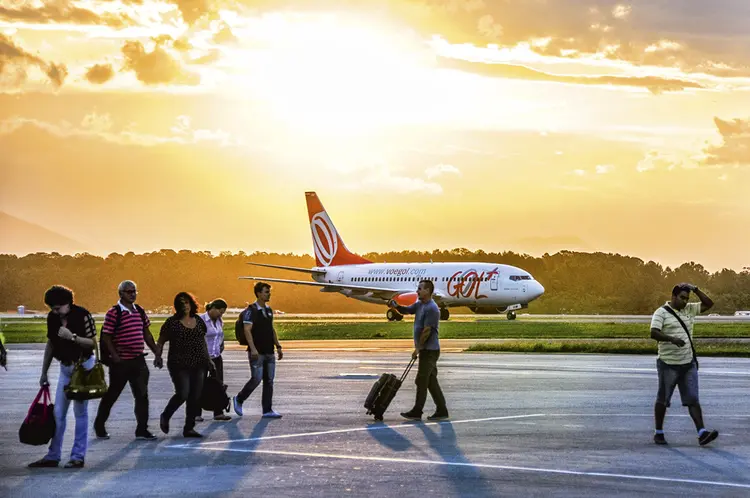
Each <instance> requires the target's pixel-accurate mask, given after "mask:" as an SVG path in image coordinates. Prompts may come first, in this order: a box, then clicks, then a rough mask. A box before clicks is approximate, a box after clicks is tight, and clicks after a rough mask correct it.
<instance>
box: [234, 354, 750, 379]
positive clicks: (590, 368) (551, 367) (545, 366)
mask: <svg viewBox="0 0 750 498" xmlns="http://www.w3.org/2000/svg"><path fill="white" fill-rule="evenodd" d="M282 361H283V362H284V363H301V364H307V363H312V364H316V363H325V364H349V365H358V364H359V365H398V366H403V365H405V363H408V361H399V360H392V359H386V360H359V359H344V358H328V359H314V358H288V359H284V360H282ZM224 363H247V360H246V359H244V358H243V359H239V360H233V359H225V360H224ZM439 366H441V367H443V368H468V367H495V368H510V369H515V370H525V371H530V370H542V371H545V370H546V371H551V372H594V373H601V372H612V373H648V374H653V375H654V376H655V375H656V367H653V368H652V367H649V368H637V367H605V366H600V365H598V364H581V365H575V364H574V365H571V364H562V361H561V362H560V363H553V362H550V363H495V362H487V361H470V360H467V361H460V362H457V361H456V360H455V359H450V360H448V359H446V361H445V362H442V363H440V364H439ZM700 374H701V375H711V376H735V375H736V376H740V377H750V370H722V369H717V368H702V369H701V371H700Z"/></svg>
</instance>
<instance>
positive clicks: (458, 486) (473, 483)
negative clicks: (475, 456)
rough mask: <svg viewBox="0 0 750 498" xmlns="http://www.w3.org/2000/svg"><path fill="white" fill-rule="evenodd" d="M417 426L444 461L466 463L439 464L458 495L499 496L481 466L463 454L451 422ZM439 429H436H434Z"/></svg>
mask: <svg viewBox="0 0 750 498" xmlns="http://www.w3.org/2000/svg"><path fill="white" fill-rule="evenodd" d="M414 425H415V426H416V427H419V429H420V430H421V431H422V432H423V433H424V436H425V439H427V442H428V443H430V446H431V447H432V449H434V450H435V451H436V452H437V453H438V455H440V457H441V458H442V459H443V461H444V462H450V463H457V464H465V465H458V466H454V465H437V466H436V467H439V468H440V470H441V471H442V472H443V474H445V476H446V477H447V478H448V480H450V481H451V483H452V484H453V487H454V489H455V490H456V493H457V495H458V496H462V497H472V498H473V497H478V496H488V497H489V496H492V497H495V496H497V490H494V489H492V487H491V486H489V485H488V483H487V481H485V479H484V477H483V476H482V473H481V471H480V470H479V468H477V467H474V466H472V465H471V464H472V462H471V461H469V459H468V458H466V456H465V455H464V454H463V452H462V451H461V448H459V446H458V440H457V438H456V432H455V431H454V430H453V424H451V423H450V422H438V423H437V425H436V426H433V425H428V424H421V423H417V424H414ZM433 427H434V429H437V430H434V429H433Z"/></svg>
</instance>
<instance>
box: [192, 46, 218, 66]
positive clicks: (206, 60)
mask: <svg viewBox="0 0 750 498" xmlns="http://www.w3.org/2000/svg"><path fill="white" fill-rule="evenodd" d="M220 59H221V50H218V49H213V50H211V51H209V52H208V53H206V54H205V55H201V56H200V57H196V58H194V59H190V60H188V61H187V63H188V64H213V63H214V62H217V61H219V60H220Z"/></svg>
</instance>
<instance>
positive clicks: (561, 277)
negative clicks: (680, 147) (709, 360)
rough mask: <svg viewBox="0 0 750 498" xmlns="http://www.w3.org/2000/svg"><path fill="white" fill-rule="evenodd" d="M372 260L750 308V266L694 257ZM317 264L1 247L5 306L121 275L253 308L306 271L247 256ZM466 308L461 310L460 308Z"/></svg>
mask: <svg viewBox="0 0 750 498" xmlns="http://www.w3.org/2000/svg"><path fill="white" fill-rule="evenodd" d="M364 256H365V257H366V258H368V259H369V260H371V261H376V262H389V263H403V262H424V261H434V262H458V261H465V262H468V261H476V262H488V263H502V264H508V265H513V266H517V267H520V268H523V269H524V270H527V271H529V272H530V273H531V274H532V275H534V278H536V279H537V280H539V281H540V282H541V283H542V285H544V287H545V289H546V292H545V294H544V295H543V296H542V297H541V298H539V299H537V300H536V301H533V302H532V303H531V304H530V308H529V311H530V312H532V313H578V314H593V313H598V314H650V313H652V312H653V311H654V309H655V308H656V307H657V306H659V305H661V304H663V303H664V302H665V301H666V300H668V298H669V293H670V290H671V288H672V286H674V285H675V284H677V283H680V282H690V283H693V284H695V285H697V286H699V287H701V288H702V289H704V290H705V292H707V293H708V294H709V296H711V298H712V299H713V300H714V301H715V303H716V305H715V307H714V309H713V310H712V311H713V312H716V313H734V312H735V311H736V310H750V272H747V271H743V272H739V273H738V272H735V271H733V270H730V269H724V270H721V271H718V272H714V273H710V272H708V271H707V270H706V269H705V268H704V267H703V266H701V265H700V264H697V263H694V262H687V263H684V264H682V265H680V266H679V267H677V268H669V267H666V268H665V267H662V266H661V265H660V264H658V263H655V262H653V261H648V262H644V261H643V260H641V259H638V258H634V257H628V256H622V255H619V254H605V253H583V252H572V251H561V252H558V253H556V254H552V255H550V254H544V255H543V256H541V257H532V256H529V255H525V254H517V253H514V252H497V253H493V252H484V251H469V250H468V249H463V248H458V249H452V250H435V251H431V252H430V251H401V252H388V253H369V254H365V255H364ZM250 261H252V262H256V263H267V264H275V265H286V266H297V267H302V268H310V267H312V266H314V265H315V261H314V259H313V258H312V257H311V256H309V255H297V254H277V253H266V252H255V253H252V254H245V253H244V252H238V253H231V252H221V253H219V254H218V255H215V254H212V253H210V252H208V251H188V250H181V251H173V250H169V249H164V250H161V251H156V252H150V253H145V254H135V253H133V252H128V253H126V254H118V253H113V254H110V255H109V256H106V257H100V256H95V255H91V254H76V255H73V256H70V255H61V254H58V253H54V252H53V253H35V254H29V255H27V256H23V257H18V256H14V255H0V310H14V309H16V307H17V306H18V305H24V306H26V308H28V309H34V310H45V311H46V306H45V305H44V302H43V294H44V291H45V290H46V289H47V288H48V287H50V286H51V285H54V284H62V285H66V286H68V287H70V288H72V289H73V290H74V292H75V296H76V297H75V300H76V302H77V303H79V304H81V305H82V306H84V307H86V308H88V309H89V310H91V311H92V312H102V311H105V310H106V309H107V308H109V307H110V306H112V305H113V304H114V303H115V302H117V299H118V296H117V284H118V283H119V282H121V281H122V280H133V281H135V282H136V283H137V284H138V291H139V295H138V302H139V303H140V304H141V305H142V306H143V307H144V308H146V309H148V310H154V311H160V312H170V310H171V304H172V299H173V297H174V295H175V294H177V293H178V292H180V291H184V290H187V291H189V292H192V293H193V294H194V295H195V296H196V297H197V298H198V300H199V301H200V302H208V301H210V300H212V299H214V298H216V297H222V298H224V299H225V300H226V301H227V302H228V303H229V306H230V307H244V306H245V305H246V304H247V303H249V302H253V301H254V300H255V298H254V295H253V292H252V286H253V284H254V283H255V282H253V281H251V280H239V279H238V277H240V276H245V275H254V276H258V275H262V276H267V277H281V278H293V279H301V280H307V279H309V277H308V276H307V275H304V274H300V273H290V272H289V271H285V270H274V269H269V268H260V267H255V266H251V265H248V264H247V263H248V262H250ZM271 304H272V305H273V307H274V308H275V309H278V310H282V311H285V312H288V313H356V312H370V313H371V312H381V311H383V310H384V308H383V307H382V306H377V305H372V304H367V303H362V302H359V301H355V300H353V299H347V298H345V297H343V296H341V295H337V294H330V293H321V292H320V289H319V288H316V287H308V286H292V285H286V284H273V289H272V301H271ZM460 311H461V310H456V312H460Z"/></svg>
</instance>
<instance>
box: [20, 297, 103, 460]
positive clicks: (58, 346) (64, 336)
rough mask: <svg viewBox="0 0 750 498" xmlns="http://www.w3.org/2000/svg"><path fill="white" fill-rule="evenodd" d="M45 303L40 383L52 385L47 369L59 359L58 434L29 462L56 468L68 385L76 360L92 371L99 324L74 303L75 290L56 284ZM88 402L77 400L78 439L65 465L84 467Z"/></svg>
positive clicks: (87, 428)
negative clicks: (33, 460)
mask: <svg viewBox="0 0 750 498" xmlns="http://www.w3.org/2000/svg"><path fill="white" fill-rule="evenodd" d="M44 302H45V304H47V306H49V307H50V312H49V314H48V315H47V346H46V347H45V348H44V362H43V364H42V375H41V376H40V377H39V385H40V386H42V387H44V386H48V385H49V381H48V379H47V371H48V370H49V367H50V365H51V364H52V359H53V358H54V359H56V360H57V361H59V362H60V375H59V377H58V379H57V393H56V395H55V424H56V426H55V435H54V436H53V438H52V440H51V441H50V444H49V451H48V452H47V456H45V457H44V458H42V459H41V460H37V461H36V462H33V463H30V464H29V467H31V468H35V467H57V466H58V464H59V463H60V457H61V456H62V443H63V437H64V436H65V422H66V420H67V414H68V408H69V406H70V399H68V396H67V395H66V394H65V386H66V385H68V384H69V383H70V379H71V376H72V375H73V370H74V369H75V366H76V363H77V362H79V361H80V362H82V365H83V367H84V368H85V369H86V370H91V369H92V368H93V367H94V360H95V357H94V355H93V354H92V353H93V351H94V347H95V346H96V343H95V342H94V341H95V340H96V325H95V324H94V319H93V318H92V317H91V314H89V312H88V311H87V310H86V309H84V308H81V307H80V306H76V305H75V304H73V291H71V290H70V289H68V288H67V287H63V286H61V285H54V286H52V287H50V288H49V289H48V290H47V292H46V293H45V294H44ZM88 403H89V402H88V400H83V401H81V400H76V401H74V404H73V412H74V413H75V418H76V428H75V440H74V442H73V448H72V449H71V452H70V461H69V462H68V463H67V464H65V468H76V469H77V468H81V467H83V466H84V459H85V457H86V450H87V448H88V437H89V412H88Z"/></svg>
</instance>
